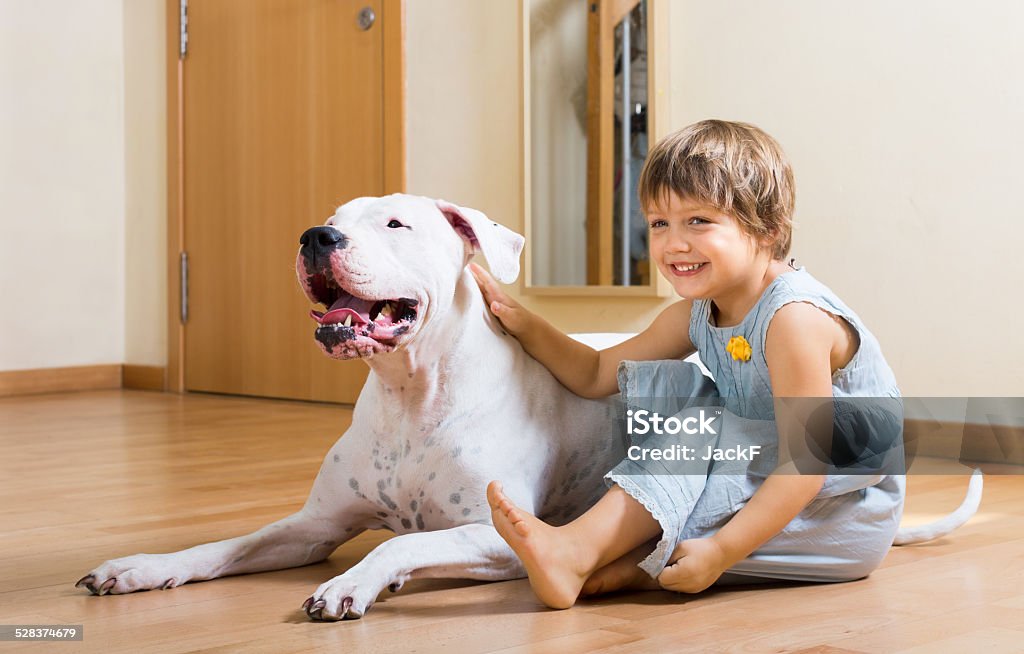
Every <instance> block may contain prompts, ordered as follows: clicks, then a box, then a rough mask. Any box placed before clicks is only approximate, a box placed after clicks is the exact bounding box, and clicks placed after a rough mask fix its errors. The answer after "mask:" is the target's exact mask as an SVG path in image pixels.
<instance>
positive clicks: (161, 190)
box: [124, 0, 167, 366]
mask: <svg viewBox="0 0 1024 654" xmlns="http://www.w3.org/2000/svg"><path fill="white" fill-rule="evenodd" d="M165 25H166V19H165V14H164V0H124V81H125V97H124V132H125V144H124V145H125V150H124V158H125V197H124V205H125V251H124V258H125V270H126V273H127V276H126V279H125V314H124V330H125V334H124V336H125V342H124V361H125V362H126V363H132V364H142V365H153V366H162V365H165V364H166V362H167V254H166V253H167V154H166V152H167V87H166V72H165V71H166V55H165V52H166V50H165V45H166V40H167V37H166V34H165V31H164V30H165Z"/></svg>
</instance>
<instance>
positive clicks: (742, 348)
mask: <svg viewBox="0 0 1024 654" xmlns="http://www.w3.org/2000/svg"><path fill="white" fill-rule="evenodd" d="M725 351H726V352H728V353H729V354H731V355H732V358H733V361H750V343H748V342H747V339H745V338H743V337H742V336H733V337H732V338H730V339H729V343H728V344H727V345H726V346H725Z"/></svg>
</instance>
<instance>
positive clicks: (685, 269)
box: [672, 263, 704, 272]
mask: <svg viewBox="0 0 1024 654" xmlns="http://www.w3.org/2000/svg"><path fill="white" fill-rule="evenodd" d="M672 265H673V266H675V269H676V270H678V271H679V272H689V271H691V270H696V269H698V268H700V267H701V266H703V265H704V264H702V263H695V264H693V265H692V266H680V265H678V264H672Z"/></svg>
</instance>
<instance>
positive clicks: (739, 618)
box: [0, 390, 1024, 654]
mask: <svg viewBox="0 0 1024 654" xmlns="http://www.w3.org/2000/svg"><path fill="white" fill-rule="evenodd" d="M351 416H352V412H351V410H350V409H348V408H345V407H341V406H336V405H324V404H314V403H304V402H285V401H270V400H257V399H248V398H237V397H228V396H214V395H201V394H189V395H172V394H162V393H153V392H143V391H123V390H118V391H96V392H83V393H66V394H54V395H39V396H24V397H13V398H0V463H2V466H0V524H3V529H2V530H0V624H19V623H41V622H54V623H61V624H84V625H85V634H86V636H85V640H84V641H83V642H81V643H76V644H75V645H73V646H72V647H74V648H75V651H76V652H99V651H103V652H175V653H176V652H188V651H204V652H268V653H269V652H273V653H275V654H276V653H290V652H294V653H299V652H316V651H345V652H361V651H373V652H391V651H394V652H404V651H413V650H415V651H438V650H441V649H444V651H448V652H474V653H475V652H493V651H503V652H525V651H530V652H644V651H651V652H659V651H695V652H768V651H787V652H804V653H806V654H812V653H815V654H854V653H858V652H863V653H867V652H894V651H906V652H923V651H929V652H930V651H975V650H979V649H981V650H984V651H985V652H986V654H992V653H995V652H1003V651H1007V652H1009V651H1021V649H1022V644H1024V610H1022V609H1024V593H1022V592H1021V589H1022V588H1024V476H1020V475H994V474H993V475H989V476H987V477H986V480H985V483H986V486H985V498H984V500H983V502H982V505H981V509H980V510H979V512H978V514H977V516H975V518H974V519H972V520H971V522H969V523H968V524H967V525H965V526H964V527H963V528H961V529H960V530H958V531H957V532H955V533H954V534H952V535H950V536H947V537H945V538H942V539H939V540H937V541H934V542H932V543H927V544H922V545H918V546H913V547H903V548H894V549H893V550H892V551H891V552H890V554H889V556H888V557H887V558H886V560H885V561H884V562H883V563H882V565H881V567H880V568H879V569H878V570H877V571H875V572H874V573H873V574H872V575H871V576H870V577H869V578H867V579H864V580H860V581H856V582H851V583H847V584H829V585H814V584H786V583H780V584H771V585H766V586H760V587H746V588H720V589H712V590H709V591H707V592H704V593H701V594H699V595H694V596H686V595H677V594H672V593H667V592H649V593H632V594H619V595H613V596H608V597H602V598H596V599H588V600H584V601H581V602H580V603H579V604H578V605H577V606H576V607H574V608H572V609H569V610H567V611H549V610H546V609H544V608H543V607H542V606H540V605H539V604H538V603H537V601H536V600H535V598H534V597H533V595H532V593H531V591H530V587H529V585H528V584H527V583H526V581H525V580H518V581H511V582H504V583H498V584H480V583H475V582H467V581H442V580H424V581H417V582H410V583H409V584H407V585H406V587H405V588H403V589H402V590H401V591H399V592H398V593H394V594H390V593H384V594H383V595H382V596H381V598H380V599H379V600H378V602H377V603H376V604H375V605H374V607H373V610H372V611H371V612H370V613H369V614H368V615H367V616H366V617H365V618H364V619H362V620H359V621H355V622H342V623H314V622H310V621H309V620H307V619H306V617H305V615H304V613H303V612H302V611H301V610H300V609H299V606H300V605H301V604H302V602H303V600H304V599H305V598H306V597H308V596H309V594H310V593H311V592H312V591H313V590H314V589H315V588H316V587H317V586H318V585H319V584H320V583H322V582H323V581H325V580H326V579H329V578H331V577H333V576H335V575H337V574H340V573H342V572H343V571H345V570H346V569H348V568H349V567H350V566H352V565H353V564H354V563H355V562H357V561H358V560H360V559H361V558H362V557H363V556H365V555H366V553H367V552H369V551H370V550H372V549H373V548H374V547H376V546H377V545H379V544H380V543H381V542H383V541H384V540H386V539H387V538H389V537H390V533H388V532H381V531H372V532H366V533H364V534H362V535H361V536H359V537H358V538H356V539H354V540H353V541H352V542H350V543H347V544H346V545H344V546H343V547H342V548H340V549H339V550H338V551H337V552H335V554H334V555H333V556H332V557H331V558H330V559H328V560H327V561H325V562H323V563H320V564H316V565H311V566H306V567H303V568H296V569H293V570H283V571H277V572H269V573H264V574H257V575H246V576H240V577H231V578H226V579H220V580H216V581H212V582H203V583H196V584H187V585H185V586H182V587H180V588H176V589H173V590H168V591H150V592H146V593H137V594H134V595H127V596H108V597H93V596H90V595H88V594H87V593H85V592H84V591H82V590H81V589H76V588H74V587H73V584H74V582H75V581H76V580H77V579H78V578H79V577H81V576H82V575H83V574H85V573H86V572H87V571H88V570H89V569H91V568H92V567H93V566H95V565H96V564H98V563H100V562H102V561H103V560H105V559H109V558H114V557H118V556H124V555H127V554H133V553H136V552H139V551H145V552H162V551H173V550H175V549H181V548H184V547H189V546H192V545H196V544H199V543H202V542H207V541H210V540H216V539H220V538H228V537H233V536H238V535H241V534H245V533H248V532H251V531H253V530H255V529H258V528H259V527H262V526H263V525H265V524H266V523H268V522H270V521H273V520H276V519H278V518H281V517H284V516H285V515H288V514H290V513H292V512H294V511H296V510H298V509H299V508H300V507H301V506H302V504H303V502H304V501H305V498H306V493H308V491H309V488H310V484H311V483H312V480H313V478H314V477H315V475H316V473H317V470H318V469H319V466H320V462H321V459H322V457H323V455H324V453H325V452H326V451H327V449H328V448H329V447H330V445H331V444H332V443H333V442H334V440H335V439H336V438H337V436H338V435H339V434H341V433H342V432H343V431H344V429H345V427H346V426H347V425H348V424H349V422H350V421H351ZM966 488H967V478H966V477H965V476H963V475H949V476H938V475H930V476H920V477H914V476H912V477H910V478H909V479H908V500H907V507H906V514H905V520H904V522H905V524H919V523H921V522H927V521H928V520H932V519H935V518H936V517H939V516H941V515H945V514H946V513H947V512H949V511H951V510H952V509H954V508H955V507H956V506H958V505H959V503H960V502H961V501H962V499H963V494H964V492H965V490H966ZM14 647H15V645H14V644H11V643H0V651H8V650H10V651H17V650H16V649H13V648H14ZM51 647H52V646H51ZM44 650H45V651H49V650H48V649H47V648H40V649H39V651H44Z"/></svg>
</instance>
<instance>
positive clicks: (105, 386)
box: [0, 363, 164, 397]
mask: <svg viewBox="0 0 1024 654" xmlns="http://www.w3.org/2000/svg"><path fill="white" fill-rule="evenodd" d="M118 388H133V389H143V390H152V391H162V390H163V389H164V368H163V367H162V366H137V365H129V364H125V365H122V364H119V363H112V364H107V365H98V366H72V367H65V368H39V369H36V370H8V371H5V372H0V397H10V396H14V395H35V394H37V393H67V392H69V391H101V390H113V389H118Z"/></svg>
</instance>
